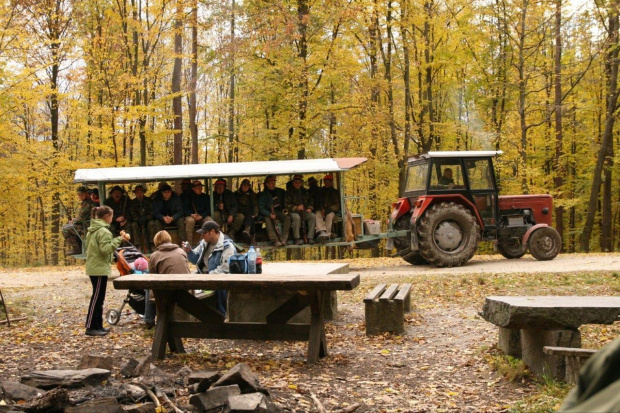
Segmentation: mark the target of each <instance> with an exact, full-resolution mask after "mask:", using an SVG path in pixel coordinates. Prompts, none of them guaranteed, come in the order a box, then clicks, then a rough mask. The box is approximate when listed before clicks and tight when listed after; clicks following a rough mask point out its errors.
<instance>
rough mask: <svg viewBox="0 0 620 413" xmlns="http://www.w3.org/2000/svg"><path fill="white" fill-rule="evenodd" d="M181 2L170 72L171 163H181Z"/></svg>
mask: <svg viewBox="0 0 620 413" xmlns="http://www.w3.org/2000/svg"><path fill="white" fill-rule="evenodd" d="M182 54H183V1H182V0H178V3H177V10H176V16H175V20H174V68H173V70H172V94H173V95H174V97H173V98H172V112H173V115H174V122H173V127H174V143H173V153H174V155H173V163H174V164H175V165H180V164H181V162H182V161H183V104H182V98H181V70H182V63H183V60H182V59H183V56H182Z"/></svg>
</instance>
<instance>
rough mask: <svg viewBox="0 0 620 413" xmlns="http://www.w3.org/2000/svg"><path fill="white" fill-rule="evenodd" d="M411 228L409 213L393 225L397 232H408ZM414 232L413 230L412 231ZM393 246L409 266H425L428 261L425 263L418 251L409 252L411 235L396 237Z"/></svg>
mask: <svg viewBox="0 0 620 413" xmlns="http://www.w3.org/2000/svg"><path fill="white" fill-rule="evenodd" d="M410 228H411V213H410V212H409V213H406V214H405V215H403V216H401V217H400V218H398V220H397V221H396V222H395V223H394V229H395V230H397V231H402V230H409V229H410ZM414 231H415V230H414ZM394 246H395V247H396V250H397V251H398V253H399V255H400V256H401V257H402V259H403V260H405V261H407V262H408V263H409V264H413V265H427V264H428V261H426V260H425V259H424V258H422V256H421V255H420V251H413V252H412V251H411V235H408V236H406V237H397V238H394Z"/></svg>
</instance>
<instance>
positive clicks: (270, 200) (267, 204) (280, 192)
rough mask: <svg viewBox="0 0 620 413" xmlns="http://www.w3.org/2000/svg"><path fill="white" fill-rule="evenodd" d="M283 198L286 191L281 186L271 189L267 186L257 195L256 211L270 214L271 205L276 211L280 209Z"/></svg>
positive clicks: (266, 214)
mask: <svg viewBox="0 0 620 413" xmlns="http://www.w3.org/2000/svg"><path fill="white" fill-rule="evenodd" d="M284 198H286V192H284V189H282V188H274V190H273V191H270V190H268V189H267V188H265V189H263V191H262V192H261V193H260V194H259V195H258V212H259V213H260V214H261V215H262V216H264V217H268V216H269V215H271V207H272V206H273V209H274V210H275V211H276V212H277V211H282V210H283V209H284Z"/></svg>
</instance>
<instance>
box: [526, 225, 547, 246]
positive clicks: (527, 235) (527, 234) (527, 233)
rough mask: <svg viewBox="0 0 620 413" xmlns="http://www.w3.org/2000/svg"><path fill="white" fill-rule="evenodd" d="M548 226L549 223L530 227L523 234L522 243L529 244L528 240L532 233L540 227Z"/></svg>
mask: <svg viewBox="0 0 620 413" xmlns="http://www.w3.org/2000/svg"><path fill="white" fill-rule="evenodd" d="M548 226H549V225H547V224H536V225H534V226H533V227H532V228H530V229H528V230H527V232H526V233H525V235H524V236H523V241H522V244H523V245H527V241H528V240H529V239H530V235H532V233H533V232H534V231H536V230H537V229H538V228H543V227H548Z"/></svg>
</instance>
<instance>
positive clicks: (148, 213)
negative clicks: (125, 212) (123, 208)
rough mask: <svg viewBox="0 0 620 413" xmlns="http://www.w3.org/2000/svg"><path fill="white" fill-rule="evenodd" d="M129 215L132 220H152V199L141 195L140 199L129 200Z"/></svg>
mask: <svg viewBox="0 0 620 413" xmlns="http://www.w3.org/2000/svg"><path fill="white" fill-rule="evenodd" d="M129 217H130V218H131V220H132V221H134V222H138V223H141V224H144V223H146V222H148V221H151V220H153V201H152V200H151V198H148V197H146V196H145V197H143V198H142V201H140V200H139V199H138V198H134V199H132V200H131V201H130V202H129Z"/></svg>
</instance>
